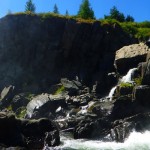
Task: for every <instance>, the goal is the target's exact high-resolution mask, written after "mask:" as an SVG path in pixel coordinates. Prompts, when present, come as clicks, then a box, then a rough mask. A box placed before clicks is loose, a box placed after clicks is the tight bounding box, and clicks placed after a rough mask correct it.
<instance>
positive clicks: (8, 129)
mask: <svg viewBox="0 0 150 150" xmlns="http://www.w3.org/2000/svg"><path fill="white" fill-rule="evenodd" d="M0 143H1V144H4V145H6V147H11V146H12V147H17V146H20V147H25V148H27V149H36V150H38V149H39V150H41V149H43V147H44V145H45V144H48V146H57V145H59V143H60V137H59V131H58V129H57V127H56V126H55V124H54V123H53V122H52V121H50V120H48V119H44V118H42V119H39V120H27V119H22V120H20V119H17V118H16V117H15V116H14V115H13V114H9V113H8V114H7V113H4V112H0Z"/></svg>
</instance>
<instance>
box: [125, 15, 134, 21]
mask: <svg viewBox="0 0 150 150" xmlns="http://www.w3.org/2000/svg"><path fill="white" fill-rule="evenodd" d="M126 22H134V18H133V17H132V16H130V15H127V17H126Z"/></svg>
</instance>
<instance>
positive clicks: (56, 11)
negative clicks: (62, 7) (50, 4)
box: [53, 4, 59, 14]
mask: <svg viewBox="0 0 150 150" xmlns="http://www.w3.org/2000/svg"><path fill="white" fill-rule="evenodd" d="M53 13H55V14H59V11H58V7H57V5H56V4H55V5H54V10H53Z"/></svg>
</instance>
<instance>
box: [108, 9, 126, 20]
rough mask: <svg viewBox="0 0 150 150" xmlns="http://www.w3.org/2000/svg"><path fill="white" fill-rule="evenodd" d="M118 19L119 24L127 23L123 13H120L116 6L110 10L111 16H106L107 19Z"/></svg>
mask: <svg viewBox="0 0 150 150" xmlns="http://www.w3.org/2000/svg"><path fill="white" fill-rule="evenodd" d="M109 18H110V19H116V20H118V21H119V22H124V21H125V16H124V14H123V13H121V12H119V10H118V9H117V8H116V7H115V6H114V7H113V8H112V9H110V15H109V16H105V19H109Z"/></svg>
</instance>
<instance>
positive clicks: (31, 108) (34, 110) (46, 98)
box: [27, 93, 67, 119]
mask: <svg viewBox="0 0 150 150" xmlns="http://www.w3.org/2000/svg"><path fill="white" fill-rule="evenodd" d="M60 106H61V108H66V107H67V105H66V101H65V96H62V95H50V94H47V93H45V94H40V95H38V96H36V97H34V98H33V99H32V100H31V101H30V102H29V103H28V105H27V117H29V118H36V119H38V118H41V117H48V118H51V119H52V118H54V117H55V115H56V110H57V109H58V108H59V107H60Z"/></svg>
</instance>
